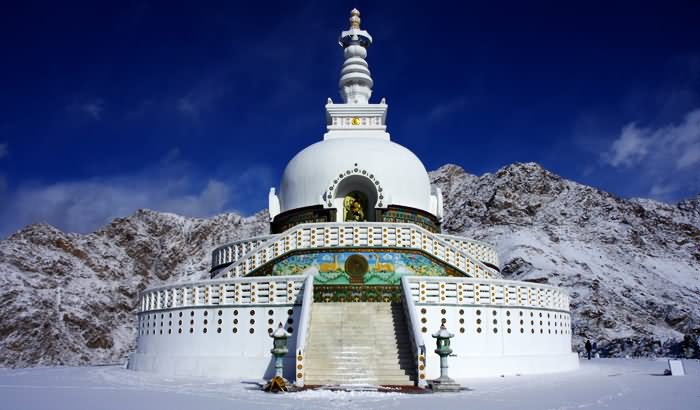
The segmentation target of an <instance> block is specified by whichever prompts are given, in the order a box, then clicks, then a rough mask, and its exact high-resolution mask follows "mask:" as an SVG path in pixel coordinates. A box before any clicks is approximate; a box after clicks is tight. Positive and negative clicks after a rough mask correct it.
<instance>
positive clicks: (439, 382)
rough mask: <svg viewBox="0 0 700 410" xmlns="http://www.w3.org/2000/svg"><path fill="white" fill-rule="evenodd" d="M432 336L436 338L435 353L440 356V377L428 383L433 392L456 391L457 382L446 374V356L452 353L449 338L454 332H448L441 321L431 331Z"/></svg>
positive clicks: (458, 387)
mask: <svg viewBox="0 0 700 410" xmlns="http://www.w3.org/2000/svg"><path fill="white" fill-rule="evenodd" d="M433 337H434V338H435V339H437V341H436V343H437V348H436V349H435V353H437V354H438V355H439V356H440V377H439V378H437V379H435V380H432V381H431V382H429V383H428V385H429V386H430V388H431V389H432V390H433V391H434V392H457V391H459V390H460V386H459V384H457V383H455V381H454V380H452V379H450V377H449V376H448V375H447V356H449V355H450V354H451V353H452V348H450V339H451V338H453V337H454V334H452V333H450V332H448V331H447V328H446V327H445V324H444V323H443V324H441V325H440V329H439V330H438V331H437V332H435V333H433Z"/></svg>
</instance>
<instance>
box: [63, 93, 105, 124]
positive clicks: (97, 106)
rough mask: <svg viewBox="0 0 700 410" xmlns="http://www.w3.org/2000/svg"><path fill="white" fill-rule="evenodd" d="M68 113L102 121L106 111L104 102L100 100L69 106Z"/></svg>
mask: <svg viewBox="0 0 700 410" xmlns="http://www.w3.org/2000/svg"><path fill="white" fill-rule="evenodd" d="M68 111H71V112H78V113H82V114H85V115H87V116H88V117H90V118H92V119H94V120H100V119H101V118H102V112H103V111H104V101H103V100H102V99H101V98H98V99H96V100H93V101H87V102H83V103H74V104H71V105H69V106H68Z"/></svg>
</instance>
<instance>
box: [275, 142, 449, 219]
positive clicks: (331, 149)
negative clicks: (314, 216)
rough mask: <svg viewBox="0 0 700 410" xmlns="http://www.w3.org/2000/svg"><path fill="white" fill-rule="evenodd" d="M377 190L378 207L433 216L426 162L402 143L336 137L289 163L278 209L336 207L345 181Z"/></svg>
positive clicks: (284, 176) (312, 146)
mask: <svg viewBox="0 0 700 410" xmlns="http://www.w3.org/2000/svg"><path fill="white" fill-rule="evenodd" d="M348 180H354V182H353V183H352V185H354V186H358V185H359V186H365V187H368V186H374V187H375V190H376V192H375V193H374V198H373V199H375V200H376V203H375V204H376V206H377V207H380V208H386V207H387V206H388V205H401V206H406V207H411V208H416V209H420V210H423V211H426V212H430V213H432V214H433V215H435V214H436V213H437V212H436V209H435V205H434V204H433V206H432V207H431V191H430V179H429V177H428V172H427V171H426V169H425V167H424V166H423V163H422V162H421V161H420V160H419V159H418V157H416V156H415V155H414V154H413V153H412V152H411V151H409V150H408V149H406V148H404V147H402V146H401V145H399V144H396V143H394V142H391V141H389V140H386V139H379V138H363V137H359V136H357V137H350V138H334V139H326V140H324V141H321V142H318V143H316V144H313V145H311V146H309V147H307V148H305V149H304V150H302V151H301V152H299V153H298V154H297V155H296V156H295V157H294V158H292V160H291V161H290V162H289V164H287V168H286V169H285V170H284V174H283V175H282V182H281V185H280V192H279V207H280V208H279V211H280V212H285V211H288V210H291V209H297V208H302V207H307V206H314V205H324V206H326V207H331V206H333V204H332V202H331V200H332V199H333V198H334V197H337V196H340V195H342V193H341V192H339V191H338V189H339V188H340V189H341V190H342V189H343V188H342V186H343V184H344V181H345V182H347V181H348Z"/></svg>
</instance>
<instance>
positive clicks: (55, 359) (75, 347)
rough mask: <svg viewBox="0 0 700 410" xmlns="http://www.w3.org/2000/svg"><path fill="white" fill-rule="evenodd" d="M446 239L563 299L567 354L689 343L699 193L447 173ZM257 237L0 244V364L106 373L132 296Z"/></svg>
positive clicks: (196, 233) (23, 237) (145, 236)
mask: <svg viewBox="0 0 700 410" xmlns="http://www.w3.org/2000/svg"><path fill="white" fill-rule="evenodd" d="M431 177H432V180H433V182H434V183H436V184H437V185H439V186H440V187H441V188H442V190H443V195H444V197H445V208H446V217H445V223H444V230H445V231H447V232H450V233H456V234H459V235H464V236H468V237H475V238H478V239H482V240H487V241H489V242H492V243H494V244H496V245H497V247H498V249H499V253H500V256H501V261H502V264H503V271H504V276H505V277H507V278H512V279H520V280H530V281H535V282H542V283H550V284H554V285H559V286H563V287H565V288H567V289H568V290H569V292H570V294H571V303H572V308H573V315H574V333H575V339H574V343H575V344H576V345H577V346H580V345H581V343H582V339H583V338H585V337H590V338H591V339H592V340H595V341H597V342H598V345H599V347H601V348H602V349H603V350H604V352H606V353H609V354H650V353H669V352H671V353H676V352H678V349H679V342H680V341H681V340H682V338H683V336H684V335H685V334H694V335H695V336H697V335H700V196H698V197H696V198H694V199H691V200H688V201H684V202H681V203H679V204H676V205H667V204H663V203H659V202H654V201H651V200H641V199H639V200H638V199H635V200H624V199H620V198H616V197H614V196H612V195H610V194H607V193H605V192H601V191H599V190H596V189H594V188H591V187H587V186H584V185H580V184H577V183H575V182H572V181H567V180H565V179H562V178H560V177H558V176H556V175H554V174H552V173H550V172H548V171H546V170H544V169H543V168H541V167H540V166H539V165H537V164H513V165H510V166H507V167H504V168H502V169H500V170H499V171H498V172H496V173H494V174H485V175H482V176H474V175H470V174H468V173H466V172H465V171H464V170H463V169H461V168H459V167H457V166H454V165H446V166H444V167H442V168H440V169H439V170H437V171H434V172H432V173H431ZM266 232H267V219H266V212H264V211H263V212H260V213H258V214H256V215H254V216H252V217H247V218H243V217H240V216H238V215H235V214H224V215H219V216H216V217H213V218H210V219H196V218H185V217H181V216H177V215H173V214H166V213H159V212H155V211H148V210H141V211H138V212H137V213H135V214H134V215H132V216H130V217H128V218H119V219H116V220H114V221H113V222H112V223H111V224H109V225H108V226H105V227H103V228H102V229H100V230H98V231H96V232H94V233H91V234H88V235H78V234H67V233H63V232H61V231H59V230H57V229H55V228H53V227H51V226H48V225H43V224H38V225H30V226H28V227H26V228H24V229H23V230H21V231H19V232H17V233H15V234H13V235H12V236H10V237H9V238H7V239H6V240H3V241H0V365H2V366H14V367H21V366H33V365H53V364H87V363H106V362H114V361H119V360H122V359H123V358H124V357H125V356H126V354H127V353H128V352H129V351H130V350H131V349H132V348H133V346H134V342H135V330H134V324H135V322H134V316H133V313H134V312H135V308H136V295H137V293H138V291H139V290H141V289H143V288H145V287H149V286H155V285H158V284H161V283H164V282H171V281H173V280H176V281H181V280H187V279H192V278H199V277H201V276H202V275H204V276H206V272H207V269H208V265H209V257H210V253H209V252H210V251H211V249H212V248H213V247H215V246H217V245H218V244H222V243H225V242H227V241H232V240H235V239H239V238H244V237H249V236H254V235H260V234H263V233H266Z"/></svg>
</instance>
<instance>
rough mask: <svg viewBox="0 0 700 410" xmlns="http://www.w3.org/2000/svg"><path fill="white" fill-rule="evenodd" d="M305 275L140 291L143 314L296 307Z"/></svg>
mask: <svg viewBox="0 0 700 410" xmlns="http://www.w3.org/2000/svg"><path fill="white" fill-rule="evenodd" d="M305 279H306V277H305V276H263V277H249V278H226V279H211V280H204V281H198V282H187V283H178V284H174V285H169V286H162V287H158V288H152V289H146V290H144V291H143V292H141V295H140V298H139V301H140V310H139V311H140V312H147V311H151V310H161V309H173V308H181V307H194V306H217V305H253V304H273V305H274V304H285V305H286V304H297V303H298V301H297V298H298V296H299V293H300V292H301V289H302V288H303V285H304V280H305Z"/></svg>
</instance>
